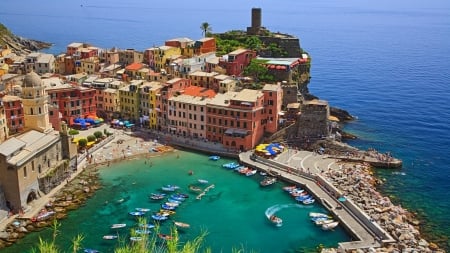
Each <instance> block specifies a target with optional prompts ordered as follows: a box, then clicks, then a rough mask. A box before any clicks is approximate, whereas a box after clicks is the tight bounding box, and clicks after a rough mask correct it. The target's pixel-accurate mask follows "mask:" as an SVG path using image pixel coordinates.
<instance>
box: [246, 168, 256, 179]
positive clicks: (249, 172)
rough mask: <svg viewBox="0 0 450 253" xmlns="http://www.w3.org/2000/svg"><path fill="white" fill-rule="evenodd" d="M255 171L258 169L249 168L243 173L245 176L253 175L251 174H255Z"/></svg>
mask: <svg viewBox="0 0 450 253" xmlns="http://www.w3.org/2000/svg"><path fill="white" fill-rule="evenodd" d="M256 172H258V171H257V170H249V171H247V172H246V173H245V175H246V176H247V177H249V176H253V175H255V174H256Z"/></svg>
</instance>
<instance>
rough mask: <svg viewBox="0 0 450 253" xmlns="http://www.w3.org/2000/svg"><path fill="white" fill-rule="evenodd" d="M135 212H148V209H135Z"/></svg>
mask: <svg viewBox="0 0 450 253" xmlns="http://www.w3.org/2000/svg"><path fill="white" fill-rule="evenodd" d="M136 211H138V212H148V211H150V208H142V207H136Z"/></svg>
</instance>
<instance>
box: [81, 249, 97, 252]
mask: <svg viewBox="0 0 450 253" xmlns="http://www.w3.org/2000/svg"><path fill="white" fill-rule="evenodd" d="M83 252H84V253H100V251H98V250H96V249H84V250H83Z"/></svg>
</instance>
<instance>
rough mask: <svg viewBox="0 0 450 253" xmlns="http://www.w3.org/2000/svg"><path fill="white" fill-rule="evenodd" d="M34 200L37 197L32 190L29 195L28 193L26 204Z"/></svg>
mask: <svg viewBox="0 0 450 253" xmlns="http://www.w3.org/2000/svg"><path fill="white" fill-rule="evenodd" d="M35 199H37V195H36V192H35V191H34V190H32V191H31V192H30V193H28V197H27V204H28V203H30V202H31V201H33V200H35Z"/></svg>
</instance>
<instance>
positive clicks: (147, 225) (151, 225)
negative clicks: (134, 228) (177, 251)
mask: <svg viewBox="0 0 450 253" xmlns="http://www.w3.org/2000/svg"><path fill="white" fill-rule="evenodd" d="M139 227H141V228H144V229H150V228H154V227H155V225H153V224H150V223H149V224H139Z"/></svg>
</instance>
